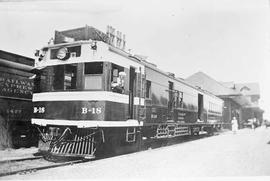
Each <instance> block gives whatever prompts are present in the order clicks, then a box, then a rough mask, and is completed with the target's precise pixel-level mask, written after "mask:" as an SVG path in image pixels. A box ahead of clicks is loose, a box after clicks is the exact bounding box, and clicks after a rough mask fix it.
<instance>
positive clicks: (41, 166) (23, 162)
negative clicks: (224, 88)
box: [0, 135, 208, 177]
mask: <svg viewBox="0 0 270 181" xmlns="http://www.w3.org/2000/svg"><path fill="white" fill-rule="evenodd" d="M204 137H208V135H199V136H196V137H192V136H189V137H186V138H185V139H182V140H178V141H173V142H166V145H167V146H169V145H175V144H181V143H185V142H189V141H194V140H198V139H201V138H204ZM156 141H158V142H159V143H161V142H160V140H156ZM152 144H153V143H152ZM162 146H164V145H162V144H158V145H157V147H156V148H160V147H162ZM148 148H149V147H147V148H143V149H142V150H146V149H148ZM152 148H155V146H154V147H152ZM112 156H116V155H112ZM109 157H110V156H109ZM104 158H106V157H104ZM99 159H102V158H95V159H94V160H99ZM54 161H55V160H53V159H50V158H49V159H44V157H43V156H35V157H29V158H21V159H13V160H4V161H0V168H1V169H0V177H3V176H8V175H15V174H27V173H31V172H36V171H38V170H45V169H49V168H55V167H61V166H67V165H73V164H78V163H83V162H88V161H90V160H87V159H77V160H71V161H70V160H69V161H62V162H54Z"/></svg>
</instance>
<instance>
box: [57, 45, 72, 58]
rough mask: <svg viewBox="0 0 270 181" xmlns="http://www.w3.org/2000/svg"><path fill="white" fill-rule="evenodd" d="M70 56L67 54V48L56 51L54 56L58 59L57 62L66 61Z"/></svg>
mask: <svg viewBox="0 0 270 181" xmlns="http://www.w3.org/2000/svg"><path fill="white" fill-rule="evenodd" d="M69 56H70V53H69V52H68V49H67V48H65V47H64V48H60V49H59V50H58V51H57V54H56V57H57V58H58V59H59V60H66V59H68V58H69Z"/></svg>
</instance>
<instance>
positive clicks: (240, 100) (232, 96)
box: [186, 72, 263, 128]
mask: <svg viewBox="0 0 270 181" xmlns="http://www.w3.org/2000/svg"><path fill="white" fill-rule="evenodd" d="M186 81H187V82H188V83H190V84H192V85H194V86H197V87H200V88H201V89H204V90H206V91H209V92H211V93H213V94H214V95H216V96H218V97H220V98H221V99H223V101H224V107H223V121H224V122H225V123H230V122H231V120H232V118H233V117H236V119H237V120H238V122H239V126H240V128H242V127H243V126H244V123H245V122H246V121H247V120H248V119H253V118H256V119H258V120H260V121H262V119H263V118H262V117H263V110H262V109H260V108H259V104H258V101H259V98H260V91H259V85H258V84H257V83H246V84H245V83H243V84H234V83H233V82H226V83H224V82H218V81H216V80H214V79H213V78H211V77H209V76H208V75H206V74H205V73H203V72H197V73H195V74H193V75H191V76H190V77H188V78H187V79H186ZM228 128H229V126H228Z"/></svg>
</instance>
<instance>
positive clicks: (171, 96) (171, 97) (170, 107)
mask: <svg viewBox="0 0 270 181" xmlns="http://www.w3.org/2000/svg"><path fill="white" fill-rule="evenodd" d="M173 90H174V86H173V82H170V81H169V101H168V120H172V119H173V102H174V91H173Z"/></svg>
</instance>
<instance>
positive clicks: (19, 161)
mask: <svg viewBox="0 0 270 181" xmlns="http://www.w3.org/2000/svg"><path fill="white" fill-rule="evenodd" d="M29 161H30V163H31V164H34V165H35V164H36V165H40V163H42V164H43V165H42V166H30V168H29ZM87 161H89V160H85V159H84V160H82V159H80V160H73V161H67V162H61V163H55V162H49V161H47V160H45V159H44V158H43V157H41V156H39V157H31V158H23V159H17V160H6V161H1V162H0V165H2V166H5V165H7V167H10V171H4V172H3V173H0V177H3V176H8V175H14V174H27V173H31V172H36V171H38V170H44V169H49V168H55V167H61V166H67V165H73V164H78V163H83V162H87ZM23 162H25V165H23V164H24V163H23ZM26 162H28V164H27V163H26ZM35 162H36V163H35ZM12 164H13V165H12ZM15 164H17V165H15ZM31 164H30V165H31ZM12 167H13V168H12ZM16 167H19V168H18V169H17V168H16ZM21 167H25V168H21Z"/></svg>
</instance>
